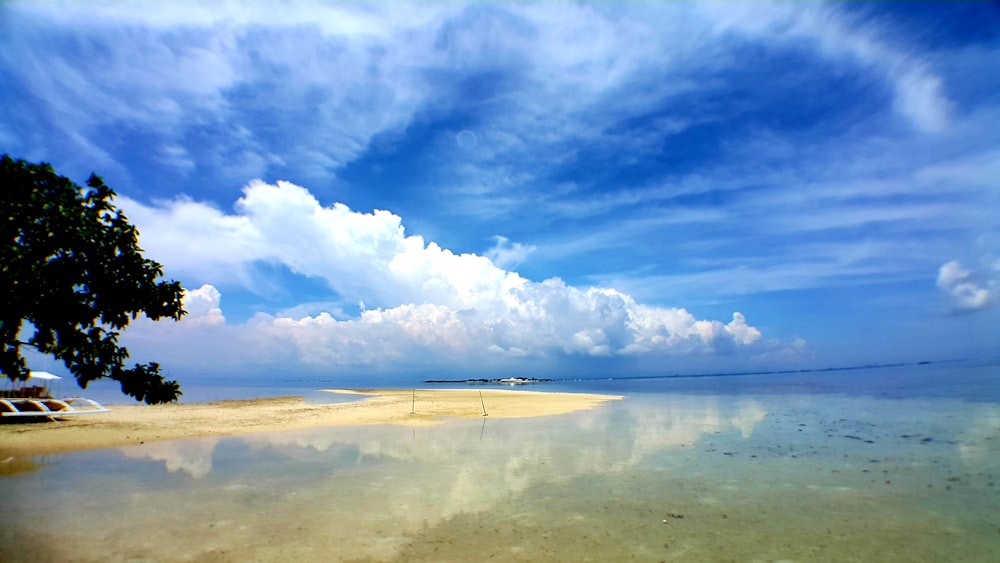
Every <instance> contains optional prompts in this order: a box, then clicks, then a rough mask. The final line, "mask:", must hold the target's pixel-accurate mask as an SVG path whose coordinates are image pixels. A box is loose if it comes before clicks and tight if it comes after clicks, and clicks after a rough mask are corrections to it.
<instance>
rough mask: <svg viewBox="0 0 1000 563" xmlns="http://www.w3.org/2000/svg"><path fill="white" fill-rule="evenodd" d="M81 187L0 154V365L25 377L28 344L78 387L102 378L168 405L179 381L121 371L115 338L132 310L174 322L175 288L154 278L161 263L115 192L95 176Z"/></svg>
mask: <svg viewBox="0 0 1000 563" xmlns="http://www.w3.org/2000/svg"><path fill="white" fill-rule="evenodd" d="M87 187H88V189H83V188H81V187H80V186H78V185H76V184H74V183H73V182H72V181H70V180H69V179H67V178H64V177H62V176H59V175H57V174H56V173H55V171H54V170H53V169H52V167H51V166H49V165H48V164H44V163H43V164H31V163H28V162H25V161H23V160H14V159H12V158H10V157H8V156H6V155H4V156H3V157H0V214H4V215H5V218H4V220H3V221H2V223H0V341H2V349H0V371H2V372H3V373H4V374H5V375H6V376H7V377H8V378H10V379H13V380H23V379H26V378H27V377H28V375H29V371H28V368H27V366H26V363H25V360H24V357H23V356H22V354H21V349H22V347H23V346H30V347H33V348H35V349H36V350H38V351H39V352H41V353H43V354H50V355H52V356H54V357H56V358H57V359H59V360H61V361H62V362H63V363H65V364H66V367H67V368H68V369H69V370H70V372H71V373H72V374H73V375H74V376H75V377H76V379H77V381H78V382H79V384H80V386H81V387H83V388H86V387H87V384H88V383H90V382H91V381H94V380H96V379H100V378H110V379H113V380H115V381H118V382H119V383H120V384H121V388H122V392H123V393H125V394H126V395H129V396H131V397H135V398H136V399H137V400H140V401H145V402H147V403H150V404H153V403H164V402H170V401H174V400H176V399H177V397H178V396H179V395H180V386H179V385H178V384H177V382H176V381H167V380H165V379H164V377H163V376H162V375H161V374H160V366H159V365H158V364H156V363H149V364H146V365H139V364H135V366H134V367H131V368H127V367H125V361H126V360H127V359H128V357H129V354H128V350H127V349H125V348H123V347H121V346H119V345H118V334H119V331H121V330H122V329H123V328H125V327H126V326H128V324H129V322H130V321H131V320H134V319H135V318H136V317H137V316H138V315H139V314H140V313H142V314H144V315H145V316H147V317H149V318H150V319H153V320H158V319H162V318H170V319H174V320H179V319H180V318H181V316H182V315H184V309H183V307H182V304H181V297H182V295H183V290H182V288H181V285H180V283H179V282H175V281H170V282H167V281H159V278H160V277H161V276H162V274H163V268H162V266H160V264H158V263H156V262H154V261H152V260H148V259H146V258H144V257H143V255H142V249H140V248H139V247H138V231H137V230H136V228H135V227H134V226H133V225H131V224H129V222H128V221H127V220H126V218H125V216H124V215H123V214H122V213H121V211H119V210H118V209H116V208H115V207H114V205H112V200H113V199H114V197H115V192H114V191H113V190H111V188H109V187H107V186H106V185H104V182H103V181H102V180H101V179H100V178H99V177H97V176H95V175H91V176H90V179H89V180H87ZM20 338H24V340H20Z"/></svg>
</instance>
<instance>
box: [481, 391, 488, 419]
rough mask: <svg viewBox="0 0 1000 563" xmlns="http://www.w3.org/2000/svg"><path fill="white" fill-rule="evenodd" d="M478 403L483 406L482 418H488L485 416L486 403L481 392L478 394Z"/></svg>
mask: <svg viewBox="0 0 1000 563" xmlns="http://www.w3.org/2000/svg"><path fill="white" fill-rule="evenodd" d="M479 402H480V403H482V404H483V416H489V415H488V414H486V401H484V400H483V392H482V391H480V392H479Z"/></svg>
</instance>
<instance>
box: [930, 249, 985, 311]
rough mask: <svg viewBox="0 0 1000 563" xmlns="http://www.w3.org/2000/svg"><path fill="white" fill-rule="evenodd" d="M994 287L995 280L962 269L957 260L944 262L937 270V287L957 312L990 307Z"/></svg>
mask: <svg viewBox="0 0 1000 563" xmlns="http://www.w3.org/2000/svg"><path fill="white" fill-rule="evenodd" d="M994 271H997V270H996V269H994ZM996 285H997V284H996V280H994V279H990V278H988V277H987V276H986V275H983V274H980V273H977V272H973V271H971V270H967V269H965V268H963V267H962V264H961V263H960V262H959V261H958V260H952V261H950V262H946V263H945V264H943V265H942V266H941V268H940V269H939V270H938V277H937V286H938V288H939V289H940V290H941V291H943V292H944V293H945V295H946V296H947V297H948V300H949V302H950V303H951V305H952V306H953V307H954V308H955V309H956V310H957V311H978V310H980V309H985V308H986V307H988V306H990V305H991V304H992V303H993V302H994V301H995V296H994V295H993V293H994V292H995V291H996Z"/></svg>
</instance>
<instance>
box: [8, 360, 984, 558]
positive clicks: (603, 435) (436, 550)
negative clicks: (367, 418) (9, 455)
mask: <svg viewBox="0 0 1000 563" xmlns="http://www.w3.org/2000/svg"><path fill="white" fill-rule="evenodd" d="M921 369H923V370H924V371H919V370H918V369H917V368H911V372H910V373H911V375H907V373H906V370H895V371H893V370H889V371H886V370H871V371H860V372H855V373H852V374H850V377H844V378H842V379H840V380H821V381H820V382H821V383H822V385H823V386H822V387H817V385H818V384H817V383H816V381H812V380H813V379H816V378H815V377H800V378H797V379H796V378H794V377H792V376H782V377H774V378H770V379H768V378H764V377H755V378H752V379H747V378H742V379H741V380H739V381H737V378H733V379H727V380H726V381H721V379H723V378H718V379H717V380H715V381H710V380H709V378H706V379H704V380H697V381H686V382H680V383H678V382H676V381H675V382H663V381H659V382H651V381H642V382H631V383H623V382H619V384H618V386H617V388H618V389H620V390H622V391H624V392H626V394H627V397H626V399H625V400H623V401H619V402H615V403H611V404H608V405H605V406H603V407H601V408H598V409H596V410H593V411H588V412H582V413H576V414H572V415H566V416H559V417H549V418H535V419H523V420H499V419H494V420H491V419H490V418H489V417H484V418H483V419H482V420H476V421H453V422H451V423H449V424H446V425H443V426H440V427H434V428H417V429H411V428H401V427H392V426H384V427H366V428H327V429H314V430H310V431H299V432H289V433H280V434H260V435H253V436H246V437H241V438H218V439H197V440H181V441H174V442H161V443H153V444H146V445H142V446H135V447H128V448H120V449H114V450H104V451H92V452H80V453H75V454H68V455H60V456H51V457H47V458H42V459H34V460H27V462H21V463H34V464H36V466H34V467H28V468H27V469H25V470H23V471H21V472H16V473H13V474H10V475H6V476H3V477H0V499H3V501H2V502H3V510H2V512H0V560H2V561H45V560H51V561H72V560H79V561H90V560H93V561H96V560H102V561H104V560H136V561H142V560H156V561H185V560H197V561H213V560H218V561H237V560H239V561H243V560H264V561H277V560H290V559H298V560H306V561H320V560H323V561H326V560H405V561H467V560H470V559H473V558H476V559H494V560H522V561H537V560H560V561H608V560H649V561H663V560H666V561H670V560H674V561H889V560H894V561H998V560H1000V485H998V484H997V481H998V480H1000V404H998V402H996V401H994V400H989V397H988V392H986V391H983V392H978V393H974V394H971V395H970V394H969V392H968V390H969V388H975V387H976V386H980V387H982V389H985V390H989V389H992V390H994V392H995V390H996V389H997V384H998V383H1000V374H998V372H997V370H996V366H995V365H994V366H965V367H964V368H963V369H958V370H956V369H954V367H949V368H948V370H942V369H941V368H940V367H938V368H936V369H937V371H936V372H934V371H931V368H921ZM946 372H947V374H948V375H947V377H948V378H949V379H948V380H947V381H948V383H947V384H940V380H939V379H937V378H935V377H928V375H934V373H937V374H938V376H943V374H945V373H946ZM712 379H715V378H712ZM811 381H812V382H811ZM921 381H931V382H934V383H933V384H932V383H923V384H921V383H920V382H921ZM608 385H610V384H604V383H601V384H597V383H594V382H591V383H590V384H589V387H591V388H593V387H607V386H608ZM636 386H641V387H642V389H636V388H635V387H636ZM671 386H673V388H671ZM919 387H922V388H923V389H924V390H923V391H920V389H918V388H919ZM949 389H951V391H948V390H949ZM603 390H605V391H611V390H613V389H611V388H605V389H603ZM984 397H985V398H984ZM486 406H487V407H488V406H489V405H488V404H487V405H486Z"/></svg>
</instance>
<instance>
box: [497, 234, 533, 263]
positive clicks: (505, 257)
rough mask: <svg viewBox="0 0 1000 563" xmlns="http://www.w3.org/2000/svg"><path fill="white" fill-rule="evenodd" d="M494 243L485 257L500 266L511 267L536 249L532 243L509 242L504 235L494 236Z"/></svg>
mask: <svg viewBox="0 0 1000 563" xmlns="http://www.w3.org/2000/svg"><path fill="white" fill-rule="evenodd" d="M493 239H494V240H495V241H496V245H495V246H494V247H493V248H491V249H489V250H487V251H486V257H487V258H489V259H490V260H491V261H492V262H493V263H494V264H496V265H497V266H499V267H501V268H513V267H515V266H518V265H520V264H521V263H523V262H524V261H525V260H527V259H528V255H529V254H531V253H532V252H534V251H535V250H537V249H536V247H535V246H533V245H524V244H521V243H519V242H511V241H510V240H508V239H507V237H504V236H499V235H497V236H495V237H493Z"/></svg>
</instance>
